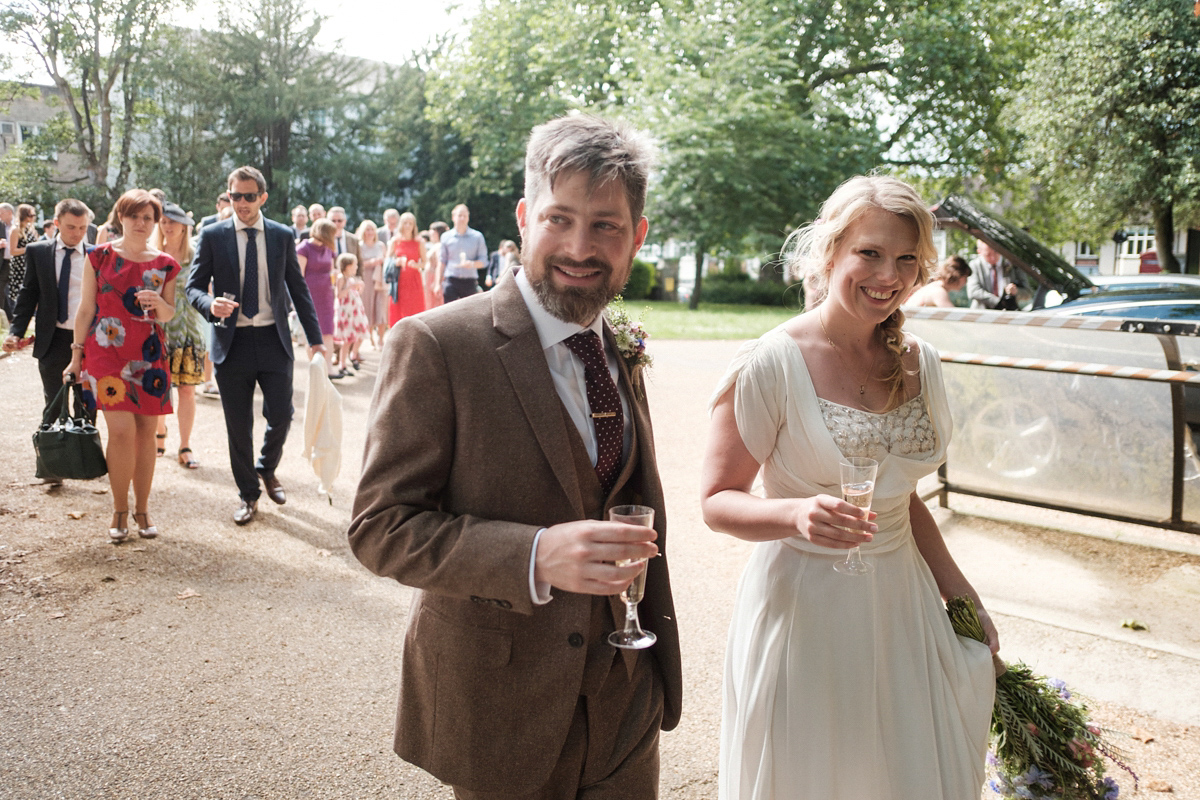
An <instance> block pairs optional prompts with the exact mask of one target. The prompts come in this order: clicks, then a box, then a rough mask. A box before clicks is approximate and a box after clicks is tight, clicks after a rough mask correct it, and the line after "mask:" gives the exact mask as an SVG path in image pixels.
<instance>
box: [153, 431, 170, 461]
mask: <svg viewBox="0 0 1200 800" xmlns="http://www.w3.org/2000/svg"><path fill="white" fill-rule="evenodd" d="M154 438H155V439H158V441H159V445H158V447H157V448H156V449H157V450H158V454H159V455H160V456H161V455H162V454H164V453H166V452H167V448H165V447H163V446H162V442H165V441H166V440H167V435H166V434H165V433H156V434H154Z"/></svg>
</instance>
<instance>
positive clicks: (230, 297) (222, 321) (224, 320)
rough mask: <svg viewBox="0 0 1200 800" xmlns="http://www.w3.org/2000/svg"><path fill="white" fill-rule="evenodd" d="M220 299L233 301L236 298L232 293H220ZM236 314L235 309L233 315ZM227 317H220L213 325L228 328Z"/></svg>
mask: <svg viewBox="0 0 1200 800" xmlns="http://www.w3.org/2000/svg"><path fill="white" fill-rule="evenodd" d="M221 297H224V298H225V299H226V300H233V299H234V298H236V297H237V295H236V294H234V293H233V292H221ZM236 313H237V309H236V308H235V309H234V310H233V314H236ZM233 314H230V315H229V317H232V316H233ZM229 317H220V318H218V319H217V320H216V321H214V322H213V325H216V326H217V327H218V328H227V327H229V325H228V322H229Z"/></svg>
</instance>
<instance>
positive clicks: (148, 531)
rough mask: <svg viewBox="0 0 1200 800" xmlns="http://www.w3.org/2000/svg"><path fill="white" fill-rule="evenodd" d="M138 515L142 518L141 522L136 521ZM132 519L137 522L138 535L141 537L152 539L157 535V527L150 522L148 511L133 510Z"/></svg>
mask: <svg viewBox="0 0 1200 800" xmlns="http://www.w3.org/2000/svg"><path fill="white" fill-rule="evenodd" d="M138 517H141V518H142V520H141V522H138ZM133 521H134V522H137V523H138V536H140V537H142V538H143V539H153V538H154V537H156V536H158V527H157V526H155V525H151V524H150V512H148V511H135V512H133ZM143 523H144V524H143Z"/></svg>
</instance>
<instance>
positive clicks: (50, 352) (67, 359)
mask: <svg viewBox="0 0 1200 800" xmlns="http://www.w3.org/2000/svg"><path fill="white" fill-rule="evenodd" d="M91 213H92V212H91V211H90V210H89V209H88V207H87V206H86V205H85V204H84V203H83V202H81V201H79V200H75V199H71V198H68V199H66V200H60V201H59V202H58V205H56V206H55V207H54V223H55V225H56V226H57V227H58V235H57V236H55V237H54V238H53V239H47V240H45V241H39V242H33V243H31V244H30V245H29V247H28V248H27V249H26V250H25V276H24V281H25V283H24V284H23V285H22V286H21V291H20V292H19V293H18V294H17V303H16V308H15V310H14V312H13V323H12V329H11V330H10V331H9V336H7V337H6V338H5V339H4V349H5V350H6V351H8V352H13V351H15V350H16V349H17V348H18V347H20V340H21V337H23V336H24V335H25V333H26V331H27V330H28V328H29V321H30V320H33V324H34V327H33V330H34V335H35V336H36V339H35V342H34V345H33V357H34V358H36V359H37V360H38V372H39V373H40V374H41V378H42V394H43V396H44V397H45V402H46V405H47V406H48V405H49V404H50V401H51V400H53V399H54V396H55V395H56V394H58V390H59V389H60V388H62V383H63V370H65V369H66V368H67V365H68V364H70V363H71V340H72V337H73V335H74V330H75V311H76V310H77V309H78V308H79V298H80V295H81V293H82V291H83V271H84V269H85V268H86V266H87V252H88V251H90V250H91V247H88V246H87V245H86V244H85V242H84V239H85V238H86V237H87V229H88V221H89V220H90V218H91Z"/></svg>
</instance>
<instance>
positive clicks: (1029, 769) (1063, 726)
mask: <svg viewBox="0 0 1200 800" xmlns="http://www.w3.org/2000/svg"><path fill="white" fill-rule="evenodd" d="M946 613H947V614H949V615H950V624H951V625H952V626H953V627H954V632H955V633H957V634H958V635H959V636H966V637H967V638H970V639H975V640H976V641H980V642H984V643H986V641H987V640H986V637H985V636H984V633H983V625H982V624H981V623H980V622H979V614H978V613H977V612H976V610H975V603H974V602H972V601H971V599H970V598H968V597H954V598H951V599H950V600H949V601H948V602H947V603H946ZM1005 666H1006V670H1005V672H1004V673H1003V674H1002V675H1000V676H999V677H997V678H996V702H995V705H994V706H993V707H992V741H993V745H994V754H992V755H989V757H988V762H989V764H990V765H991V766H992V767H993V769H995V771H996V779H995V780H993V781H991V782H989V784H988V785H989V787H990V788H991V789H992V791H994V792H996V794H998V795H1000V796H1001V797H1004V798H1020V799H1021V800H1035V799H1040V798H1046V799H1047V800H1051V799H1052V800H1115V798H1116V797H1117V795H1118V794H1119V792H1120V789H1119V787H1118V786H1117V783H1116V781H1114V780H1113V779H1112V778H1107V777H1105V776H1104V759H1103V758H1102V756H1105V757H1107V758H1108V759H1109V760H1111V761H1112V762H1113V763H1115V764H1117V765H1118V766H1119V767H1121V768H1122V769H1124V770H1126V771H1127V772H1129V774H1130V775H1133V779H1134V783H1135V785H1136V782H1137V775H1135V774H1134V773H1133V771H1132V770H1131V769H1129V767H1128V766H1127V765H1126V764H1125V763H1124V762H1123V760H1122V759H1123V757H1124V756H1123V754H1122V753H1121V752H1120V751H1119V750H1117V749H1116V748H1115V747H1114V746H1113V745H1112V744H1111V743H1110V742H1108V741H1107V740H1106V739H1104V737H1103V736H1102V731H1101V730H1100V728H1099V727H1097V726H1095V725H1093V724H1091V723H1090V722H1089V721H1088V710H1087V706H1085V705H1083V704H1082V703H1073V702H1071V691H1070V690H1069V689H1067V687H1066V684H1064V683H1063V682H1062V681H1058V680H1048V679H1046V678H1044V677H1042V676H1040V675H1035V674H1034V673H1033V670H1031V669H1030V668H1029V667H1028V666H1026V665H1025V664H1021V663H1017V664H1011V665H1009V664H1006V665H1005Z"/></svg>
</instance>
